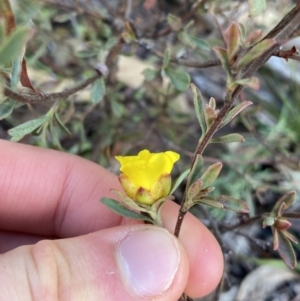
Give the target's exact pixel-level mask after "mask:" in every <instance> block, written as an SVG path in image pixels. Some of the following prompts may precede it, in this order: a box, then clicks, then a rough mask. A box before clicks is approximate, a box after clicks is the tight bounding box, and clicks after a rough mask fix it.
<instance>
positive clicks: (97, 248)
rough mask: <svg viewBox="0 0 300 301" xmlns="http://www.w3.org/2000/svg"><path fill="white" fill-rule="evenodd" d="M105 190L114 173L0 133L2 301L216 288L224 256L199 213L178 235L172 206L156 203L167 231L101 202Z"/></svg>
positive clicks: (168, 298) (114, 183)
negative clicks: (161, 207) (198, 217)
mask: <svg viewBox="0 0 300 301" xmlns="http://www.w3.org/2000/svg"><path fill="white" fill-rule="evenodd" d="M111 188H114V189H119V190H121V187H120V184H119V182H118V179H117V177H116V175H113V174H112V173H110V172H108V171H107V170H105V169H103V168H102V167H101V166H99V165H97V164H95V163H92V162H89V161H87V160H85V159H82V158H80V157H77V156H73V155H69V154H65V153H62V152H58V151H53V150H48V149H43V148H38V147H32V146H27V145H22V144H17V143H12V142H8V141H4V140H0V253H1V255H0V301H2V300H3V301H7V300H12V301H19V300H20V301H21V300H22V301H27V300H28V301H35V300H44V301H47V300H49V301H53V300H57V301H65V300H66V301H73V300H74V301H75V300H76V301H77V300H88V301H89V300H91V301H94V300H106V301H117V300H123V301H127V300H128V301H135V300H140V301H143V300H156V301H160V300H164V301H174V300H177V299H178V297H179V296H180V295H181V293H182V292H183V290H184V291H185V292H186V294H188V295H189V296H191V297H201V296H204V295H206V294H208V293H210V292H211V291H212V290H213V289H214V288H215V287H216V285H217V284H218V282H219V281H220V278H221V275H222V273H223V256H222V252H221V250H220V247H219V245H218V243H217V241H216V240H215V238H214V236H213V235H212V234H211V233H210V232H209V230H208V229H207V228H206V227H205V226H204V225H203V224H202V223H201V222H200V221H198V220H197V219H196V218H195V217H193V216H192V215H191V214H187V215H186V217H185V219H184V222H183V226H182V229H181V232H180V236H179V241H178V240H177V239H176V238H174V236H173V235H171V234H169V233H172V232H173V231H174V226H175V223H176V218H177V213H178V209H179V207H178V205H176V204H175V203H173V202H167V203H166V204H165V205H164V207H163V209H162V220H163V224H164V227H165V228H166V229H167V230H169V232H167V231H166V230H164V229H161V228H158V227H155V226H152V225H144V224H143V223H141V222H136V221H132V220H128V219H124V218H122V217H121V216H118V215H116V214H115V213H114V212H112V211H111V210H110V209H108V208H107V207H105V206H104V205H103V204H102V203H100V202H99V200H100V199H101V197H104V196H105V197H112V198H114V197H115V196H114V195H112V194H111V192H110V189H111ZM135 246H136V247H135ZM157 246H158V247H157ZM135 251H136V253H135ZM124 258H125V259H124ZM124 260H125V261H124ZM127 260H128V261H127ZM172 260H173V263H171V261H172ZM124 262H125V264H124ZM128 264H129V270H128ZM131 265H132V267H131ZM164 269H165V270H164ZM128 271H129V272H130V273H132V274H130V275H131V276H132V275H135V276H137V278H139V277H141V278H142V277H144V278H145V279H146V280H147V281H148V282H146V288H145V287H137V283H140V280H141V279H133V278H131V276H130V277H129V276H128V277H127V275H129V274H127V273H128ZM148 272H149V273H148ZM150 272H151V273H152V274H153V275H154V276H155V275H157V278H155V279H154V280H155V281H153V283H152V282H151V280H153V275H152V274H151V273H150ZM173 272H174V273H173ZM163 273H166V275H168V277H169V278H168V279H169V280H168V281H167V280H166V279H164V278H163V276H162V275H164V274H163ZM172 273H173V274H172ZM147 277H150V278H147ZM151 277H152V278H151ZM149 279H150V280H149ZM146 280H145V281H146ZM165 280H166V281H167V282H166V283H164V281H165ZM141 281H142V280H141ZM149 282H151V284H149ZM141 283H143V282H141ZM144 284H145V283H144ZM147 286H148V287H147ZM146 289H148V290H146Z"/></svg>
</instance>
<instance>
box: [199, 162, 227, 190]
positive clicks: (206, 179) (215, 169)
mask: <svg viewBox="0 0 300 301" xmlns="http://www.w3.org/2000/svg"><path fill="white" fill-rule="evenodd" d="M222 166H223V165H222V163H221V162H217V163H215V164H212V165H211V166H209V167H208V168H207V170H206V171H205V172H204V174H203V175H202V177H201V180H202V181H203V186H202V189H204V188H206V187H208V186H209V185H210V184H212V183H213V182H214V181H215V180H216V178H217V177H218V175H219V173H220V171H221V169H222Z"/></svg>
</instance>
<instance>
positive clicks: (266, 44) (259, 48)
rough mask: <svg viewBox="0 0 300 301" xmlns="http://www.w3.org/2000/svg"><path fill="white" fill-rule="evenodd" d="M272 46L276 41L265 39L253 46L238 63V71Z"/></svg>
mask: <svg viewBox="0 0 300 301" xmlns="http://www.w3.org/2000/svg"><path fill="white" fill-rule="evenodd" d="M274 44H276V41H275V40H274V39H266V40H263V41H262V42H260V43H258V44H257V45H255V46H254V47H253V48H252V49H251V50H250V51H249V52H248V53H246V54H245V56H243V57H242V58H241V59H240V60H239V62H238V65H237V67H238V69H241V68H242V67H244V66H246V65H248V64H249V63H250V62H252V61H253V60H254V59H256V58H258V57H259V56H261V55H262V54H263V53H265V52H266V51H267V50H268V49H269V48H271V47H272V46H273V45H274Z"/></svg>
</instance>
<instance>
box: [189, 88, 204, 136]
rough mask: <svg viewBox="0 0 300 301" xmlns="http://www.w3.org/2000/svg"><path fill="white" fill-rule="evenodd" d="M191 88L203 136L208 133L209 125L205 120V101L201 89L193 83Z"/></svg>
mask: <svg viewBox="0 0 300 301" xmlns="http://www.w3.org/2000/svg"><path fill="white" fill-rule="evenodd" d="M190 86H191V89H192V92H193V101H194V106H195V112H196V116H197V119H198V122H199V124H200V128H201V131H202V136H203V135H204V134H205V133H206V130H207V127H206V122H205V115H204V110H205V108H204V101H203V98H202V95H201V92H200V90H199V89H198V88H197V87H196V86H195V85H194V84H193V83H192V84H191V85H190Z"/></svg>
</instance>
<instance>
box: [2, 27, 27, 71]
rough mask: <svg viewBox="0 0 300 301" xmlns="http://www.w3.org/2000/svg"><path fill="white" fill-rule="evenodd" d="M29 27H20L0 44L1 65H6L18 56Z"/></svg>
mask: <svg viewBox="0 0 300 301" xmlns="http://www.w3.org/2000/svg"><path fill="white" fill-rule="evenodd" d="M27 35H28V28H26V27H19V28H17V29H16V30H14V31H13V32H12V33H11V34H10V35H9V36H8V37H6V38H5V39H4V41H2V43H1V46H0V66H4V65H6V64H8V63H10V62H11V61H12V60H14V59H15V58H17V57H18V56H19V55H20V53H21V51H22V47H23V46H24V44H25V40H26V37H27Z"/></svg>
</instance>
